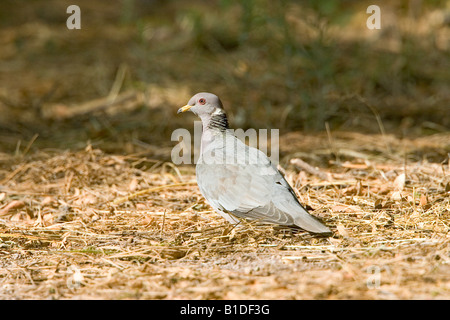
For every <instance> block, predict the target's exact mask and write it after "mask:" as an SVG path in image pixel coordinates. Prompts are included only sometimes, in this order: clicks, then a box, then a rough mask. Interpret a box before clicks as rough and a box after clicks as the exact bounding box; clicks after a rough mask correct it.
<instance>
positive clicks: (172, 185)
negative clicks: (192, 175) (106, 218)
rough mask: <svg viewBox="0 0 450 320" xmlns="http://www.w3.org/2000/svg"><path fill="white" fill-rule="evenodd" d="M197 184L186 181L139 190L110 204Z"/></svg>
mask: <svg viewBox="0 0 450 320" xmlns="http://www.w3.org/2000/svg"><path fill="white" fill-rule="evenodd" d="M196 183H197V182H195V181H188V182H181V183H173V184H167V185H164V186H159V187H154V188H149V189H145V190H141V191H138V192H135V193H132V194H130V195H128V196H125V197H120V198H117V199H115V200H114V201H112V202H111V204H114V205H117V204H121V203H124V202H126V201H129V200H132V199H135V198H137V197H139V196H142V195H144V194H148V193H151V192H154V191H159V190H163V189H167V188H177V187H183V186H187V185H192V184H196Z"/></svg>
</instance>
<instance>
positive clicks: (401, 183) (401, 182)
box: [394, 173, 406, 191]
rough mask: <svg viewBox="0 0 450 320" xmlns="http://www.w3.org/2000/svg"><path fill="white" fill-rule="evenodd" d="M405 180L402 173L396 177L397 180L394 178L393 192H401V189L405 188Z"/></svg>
mask: <svg viewBox="0 0 450 320" xmlns="http://www.w3.org/2000/svg"><path fill="white" fill-rule="evenodd" d="M405 179H406V177H405V174H404V173H402V174H399V175H398V176H397V178H395V180H394V190H395V191H402V190H403V188H404V187H405Z"/></svg>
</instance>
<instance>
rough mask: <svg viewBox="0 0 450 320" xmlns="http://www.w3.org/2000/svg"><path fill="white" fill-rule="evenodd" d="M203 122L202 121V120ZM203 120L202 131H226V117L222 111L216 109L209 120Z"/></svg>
mask: <svg viewBox="0 0 450 320" xmlns="http://www.w3.org/2000/svg"><path fill="white" fill-rule="evenodd" d="M202 120H203V119H202ZM205 120H206V121H204V120H203V130H204V131H205V130H206V129H208V130H219V131H225V130H227V129H228V119H227V115H226V114H225V112H224V111H223V110H220V109H217V110H216V111H215V112H214V113H213V114H212V115H211V116H210V117H209V119H205Z"/></svg>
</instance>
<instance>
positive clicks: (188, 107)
mask: <svg viewBox="0 0 450 320" xmlns="http://www.w3.org/2000/svg"><path fill="white" fill-rule="evenodd" d="M192 107H193V106H190V105H188V104H187V105H185V106H184V107H181V108H180V109H178V111H177V113H181V112H186V111H188V110H189V109H190V108H192Z"/></svg>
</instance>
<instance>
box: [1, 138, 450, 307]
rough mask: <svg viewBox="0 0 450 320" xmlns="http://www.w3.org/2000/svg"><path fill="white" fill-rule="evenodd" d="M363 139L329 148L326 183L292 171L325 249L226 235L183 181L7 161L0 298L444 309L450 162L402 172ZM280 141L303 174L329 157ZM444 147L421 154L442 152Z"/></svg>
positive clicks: (443, 142) (299, 239)
mask: <svg viewBox="0 0 450 320" xmlns="http://www.w3.org/2000/svg"><path fill="white" fill-rule="evenodd" d="M364 137H365V141H363V140H362V138H361V137H360V136H359V135H355V134H340V135H339V134H336V135H335V136H334V137H333V143H334V149H333V150H337V151H338V152H339V154H340V157H341V158H343V157H346V159H340V162H337V161H331V162H330V163H329V165H323V166H320V167H319V169H320V170H322V171H326V172H329V173H330V174H331V177H332V179H331V180H330V181H325V180H320V179H318V178H317V177H315V176H310V175H308V174H306V173H304V172H299V173H298V172H297V171H296V170H295V169H294V168H293V167H288V168H287V177H288V178H289V179H290V181H291V182H292V184H293V185H295V187H296V189H297V190H298V191H299V195H300V198H301V200H302V201H303V202H304V203H306V204H308V205H309V206H311V207H312V208H314V210H313V212H314V214H316V215H318V216H320V217H322V218H323V219H324V221H325V222H326V223H327V224H328V225H329V226H331V227H332V229H333V230H334V236H333V237H331V238H328V239H318V238H313V237H310V236H309V235H307V234H301V233H300V234H293V233H291V232H290V231H289V230H277V229H275V228H273V227H271V226H261V225H254V224H250V223H243V224H242V226H241V227H239V228H234V229H233V228H231V227H230V225H229V224H227V223H226V222H225V221H224V220H223V219H222V218H220V217H219V216H218V215H217V214H216V213H214V212H211V210H210V207H209V206H207V205H206V204H205V202H204V200H203V198H202V197H201V195H200V194H199V191H198V188H197V186H196V184H195V175H194V172H193V168H191V167H186V168H175V167H174V166H173V165H171V164H168V163H163V162H160V161H156V160H155V161H153V160H150V159H147V158H145V157H142V156H141V155H130V156H119V155H107V154H104V153H102V152H101V151H100V150H96V149H93V148H92V147H91V146H88V147H87V148H86V149H85V150H83V151H79V152H61V151H51V150H48V151H46V150H41V151H39V152H35V153H32V154H29V155H28V156H24V157H18V156H12V155H8V154H3V155H2V157H1V162H0V165H1V166H0V168H1V171H0V180H1V182H0V185H1V189H0V284H1V285H0V298H1V299H91V298H95V299H136V298H137V299H334V298H336V299H360V298H362V299H397V298H398V299H417V298H425V299H429V298H440V299H448V298H450V287H449V281H450V279H449V274H450V266H449V261H450V250H449V249H450V246H449V235H448V232H449V225H450V203H449V191H450V184H449V182H450V178H449V172H450V168H449V165H448V162H447V163H444V164H440V163H431V162H428V161H411V160H409V161H406V163H405V161H404V159H402V156H401V155H398V154H393V153H392V152H391V153H390V154H387V153H386V151H383V150H386V149H385V144H384V143H382V142H380V141H382V139H381V138H380V137H379V136H364ZM433 139H434V140H433ZM287 141H289V145H290V152H287V151H286V150H285V153H287V158H290V157H292V156H295V153H294V151H295V150H300V149H297V146H299V145H302V147H301V148H302V150H303V151H305V152H307V154H308V155H309V156H310V159H306V158H303V159H305V160H307V161H309V162H310V163H314V160H312V159H313V158H314V159H316V160H317V159H322V160H325V159H326V158H327V157H329V156H330V150H331V149H330V148H328V154H326V153H327V152H326V148H324V150H322V151H321V150H319V149H317V148H315V146H317V145H318V144H317V143H321V144H322V145H324V146H326V145H327V143H328V142H329V139H328V138H327V137H326V136H323V137H321V136H307V137H301V136H300V135H298V134H293V133H291V134H290V135H288V136H283V137H282V139H281V145H286V143H287ZM308 141H310V142H311V143H312V144H310V145H309V148H308V147H307V144H308ZM433 141H434V142H433ZM439 141H440V143H439ZM448 141H449V136H448V135H441V136H438V137H434V138H430V142H429V143H428V145H433V143H434V144H435V148H436V151H437V152H443V150H447V151H448ZM363 142H365V143H363ZM410 142H411V144H414V145H416V146H420V141H419V140H417V141H410ZM389 143H390V144H391V146H397V147H396V148H392V149H394V150H398V145H400V142H399V141H398V140H395V139H394V138H391V139H390V140H389ZM396 144H398V145H396ZM363 145H365V146H370V148H363V147H362V146H363ZM403 145H404V146H405V148H407V146H408V143H403ZM352 146H353V147H352ZM377 146H379V148H378V147H377ZM313 148H315V149H313ZM368 149H369V150H368ZM314 150H316V151H315V152H314ZM417 150H418V151H420V150H421V149H420V147H418V148H417ZM427 150H429V149H427ZM340 151H342V152H340ZM351 152H353V155H355V154H356V155H359V156H360V157H357V156H353V157H352V156H350V155H349V154H351ZM428 152H429V151H428ZM423 156H425V154H424V155H423ZM361 157H363V158H361ZM382 159H383V160H382ZM403 174H404V175H403ZM377 281H379V282H377Z"/></svg>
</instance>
